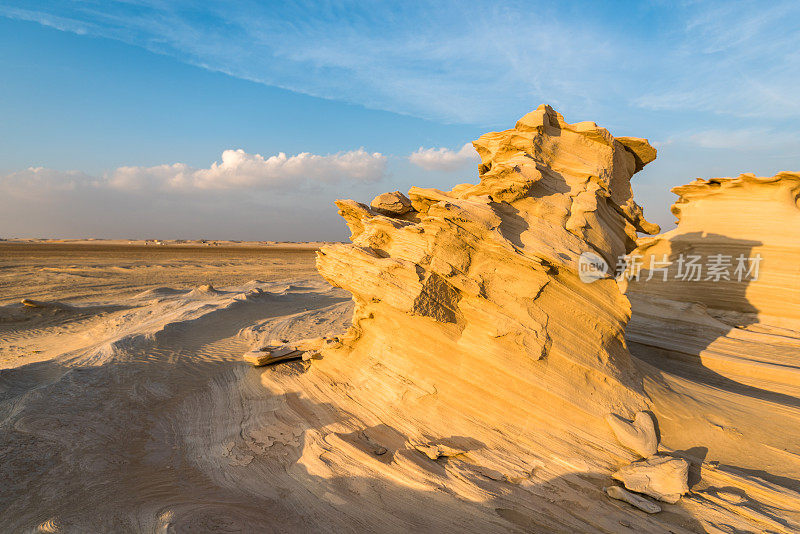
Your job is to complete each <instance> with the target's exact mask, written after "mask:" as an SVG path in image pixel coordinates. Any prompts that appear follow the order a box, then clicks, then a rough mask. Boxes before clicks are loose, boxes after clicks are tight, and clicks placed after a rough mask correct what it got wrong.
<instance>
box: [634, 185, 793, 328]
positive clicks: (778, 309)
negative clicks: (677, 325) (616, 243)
mask: <svg viewBox="0 0 800 534" xmlns="http://www.w3.org/2000/svg"><path fill="white" fill-rule="evenodd" d="M672 192H673V193H675V194H676V195H678V197H679V198H678V201H677V202H676V203H675V204H674V205H673V207H672V213H673V214H674V215H675V216H676V217H677V218H678V227H677V228H676V229H674V230H672V231H670V232H666V233H665V234H663V235H660V236H658V237H656V238H652V239H644V240H643V241H642V243H641V245H640V246H639V248H638V249H637V250H636V251H635V252H634V253H633V254H634V256H636V261H637V262H638V263H639V264H640V268H641V272H640V273H639V274H638V277H637V278H638V279H634V280H631V282H630V291H631V292H635V293H644V294H647V295H652V296H658V297H663V298H668V299H670V300H677V301H682V302H695V303H698V304H702V305H703V306H705V307H706V308H708V309H709V310H710V311H711V313H712V315H714V316H716V317H717V318H720V319H722V320H723V321H724V322H730V323H732V324H736V325H739V324H747V323H753V322H756V321H758V322H762V323H769V324H772V325H775V326H784V327H791V328H794V329H800V285H798V283H797V280H798V277H799V276H800V201H799V200H798V199H800V174H798V173H790V172H782V173H778V174H776V175H775V176H772V177H758V176H755V175H753V174H742V175H740V176H739V177H737V178H713V179H710V180H702V179H698V180H695V181H693V182H691V183H689V184H687V185H683V186H680V187H676V188H674V189H672ZM692 257H694V258H698V259H697V260H696V261H695V262H694V263H692V264H690V260H691V258H692ZM665 279H666V280H665Z"/></svg>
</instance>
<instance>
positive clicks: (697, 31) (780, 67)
mask: <svg viewBox="0 0 800 534" xmlns="http://www.w3.org/2000/svg"><path fill="white" fill-rule="evenodd" d="M679 13H681V15H682V20H683V21H684V24H683V27H682V28H679V30H678V31H676V33H675V35H674V36H673V40H674V43H673V46H671V47H668V48H666V47H665V49H664V50H665V52H666V53H665V54H664V55H663V57H662V58H660V59H656V60H655V63H654V65H653V67H654V68H653V72H652V79H653V81H654V82H655V83H653V86H661V87H659V88H658V89H652V90H650V91H647V92H646V93H645V94H644V95H642V96H640V97H639V98H637V99H636V100H635V103H636V104H637V105H638V106H641V107H644V108H648V109H652V110H678V111H707V112H712V113H717V114H722V115H731V116H734V117H742V118H744V117H749V118H768V119H770V118H771V119H782V118H788V117H798V116H800V101H799V100H798V99H797V98H796V96H795V95H796V91H797V90H796V87H797V73H798V72H800V54H798V53H797V47H798V35H800V4H798V3H797V2H769V3H764V2H754V1H747V0H746V1H730V2H703V3H689V4H687V5H685V6H683V8H682V9H680V10H679Z"/></svg>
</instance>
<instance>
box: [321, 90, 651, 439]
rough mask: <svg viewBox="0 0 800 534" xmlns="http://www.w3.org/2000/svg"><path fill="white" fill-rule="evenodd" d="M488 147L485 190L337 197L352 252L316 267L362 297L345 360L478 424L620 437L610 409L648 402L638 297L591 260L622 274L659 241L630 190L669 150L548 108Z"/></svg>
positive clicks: (334, 248)
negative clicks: (538, 419) (562, 425)
mask: <svg viewBox="0 0 800 534" xmlns="http://www.w3.org/2000/svg"><path fill="white" fill-rule="evenodd" d="M473 145H474V147H475V149H476V150H477V151H478V153H479V154H480V157H481V163H480V166H479V174H480V182H479V183H478V184H461V185H457V186H455V187H454V188H453V189H452V190H451V191H447V192H445V191H439V190H437V189H423V188H419V187H413V188H411V190H410V191H409V194H408V197H409V200H410V204H411V207H412V208H413V209H410V210H408V211H406V210H405V206H404V201H403V198H402V197H401V196H399V194H398V193H391V194H386V195H381V196H380V197H378V198H377V199H376V200H375V201H374V202H373V207H372V208H371V207H370V206H367V205H364V204H361V203H358V202H356V201H353V200H340V201H337V206H338V207H339V213H340V214H341V215H342V216H343V217H344V218H345V220H346V222H347V224H348V226H349V228H350V230H351V232H352V235H351V240H352V244H336V245H328V246H325V247H323V248H322V249H321V251H320V252H319V253H318V258H317V267H318V269H319V271H320V273H321V274H322V276H323V277H324V278H325V279H326V280H327V281H328V282H330V283H331V284H333V285H334V286H338V287H342V288H344V289H346V290H348V291H349V292H350V293H352V295H353V299H354V301H355V312H354V316H353V326H352V328H351V329H350V331H349V333H348V334H347V335H346V336H345V337H344V338H343V339H342V341H343V347H342V349H340V350H342V351H343V352H345V353H347V358H348V362H350V363H348V365H352V362H353V361H354V359H356V360H357V359H358V358H362V359H364V361H365V362H366V361H367V360H368V359H369V358H373V359H374V358H378V359H379V360H380V361H383V362H387V364H388V363H389V362H391V364H392V365H395V366H398V367H399V368H401V369H402V372H403V373H404V376H407V377H409V378H410V380H414V381H416V380H419V381H421V382H423V383H435V391H436V397H437V399H438V402H443V403H447V402H450V403H451V404H452V403H456V404H460V409H461V410H462V413H463V414H466V416H469V417H474V418H479V419H484V420H486V419H487V418H489V419H492V420H493V421H494V422H495V423H500V422H508V423H518V424H524V422H525V421H526V420H528V419H530V417H531V414H533V413H545V414H547V413H557V414H558V419H559V420H561V421H564V422H567V423H568V424H572V425H575V426H579V427H580V428H581V429H582V430H584V431H586V432H588V433H590V434H595V435H602V436H603V437H606V438H607V437H610V436H611V432H610V429H609V428H608V426H607V425H606V424H605V423H604V422H603V418H604V417H605V416H606V415H607V414H608V413H609V412H610V411H613V412H615V413H619V414H622V415H623V416H625V417H633V414H634V413H635V412H637V411H639V410H642V409H643V408H645V407H646V406H647V402H646V399H645V397H644V395H643V394H642V392H641V386H640V379H639V377H638V375H637V371H636V370H635V368H634V367H633V365H632V363H631V360H630V356H629V354H628V352H627V350H626V348H625V343H624V340H623V332H624V327H625V324H626V322H627V321H628V319H629V313H630V309H629V304H628V301H627V300H626V298H625V297H624V296H623V295H622V294H621V293H620V291H619V288H618V286H617V283H616V282H615V280H613V279H612V278H610V277H609V278H605V279H601V280H598V281H596V282H594V283H592V284H585V283H582V282H581V281H580V279H579V276H578V268H579V258H580V257H581V254H583V253H593V254H595V255H599V256H601V257H602V258H603V259H604V260H605V261H606V262H608V263H610V264H612V265H613V262H614V260H615V258H616V257H618V256H620V255H623V254H625V253H626V252H630V251H631V250H632V249H633V247H634V246H635V240H636V235H637V232H646V233H654V232H657V231H658V227H657V226H655V225H653V224H650V223H648V222H647V221H646V220H645V219H644V217H643V215H642V210H641V208H640V207H639V206H638V205H636V203H635V202H634V200H633V198H632V193H631V186H630V179H631V177H632V176H633V174H634V173H635V172H637V171H638V170H640V169H641V168H642V167H643V166H644V165H645V164H647V163H648V162H650V161H652V160H653V159H654V158H655V150H654V149H653V148H652V147H651V146H650V145H649V144H648V143H647V141H646V140H643V139H636V138H625V137H620V138H615V137H613V136H612V135H611V134H610V133H609V132H608V131H607V130H605V129H603V128H600V127H598V126H597V125H596V124H594V123H592V122H581V123H576V124H569V123H567V122H565V121H564V119H563V117H562V116H561V115H560V114H558V113H556V112H555V111H554V110H553V109H552V108H550V107H548V106H541V107H539V108H538V109H537V110H536V111H534V112H531V113H529V114H527V115H525V116H524V117H523V118H522V119H520V120H519V121H518V122H517V124H516V126H515V127H514V128H513V129H510V130H506V131H503V132H492V133H487V134H485V135H483V136H481V137H480V138H479V139H478V140H477V141H475V142H474V143H473ZM387 214H388V215H389V216H387ZM612 439H613V438H612Z"/></svg>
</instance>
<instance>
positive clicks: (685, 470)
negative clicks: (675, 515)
mask: <svg viewBox="0 0 800 534" xmlns="http://www.w3.org/2000/svg"><path fill="white" fill-rule="evenodd" d="M612 476H613V478H614V479H616V480H619V481H620V482H622V483H623V484H624V485H625V487H626V488H627V489H629V490H631V491H635V492H637V493H644V494H645V495H650V496H651V497H655V498H656V499H658V500H659V501H664V502H668V503H670V504H675V503H676V502H678V500H679V499H680V498H681V495H683V494H684V493H687V492H688V491H689V483H688V482H689V462H687V461H686V460H684V459H683V458H671V457H668V456H653V457H652V458H648V459H647V460H641V461H638V462H633V463H632V464H630V465H626V466H625V467H623V468H621V469H620V470H619V471H617V472H616V473H614V474H613V475H612Z"/></svg>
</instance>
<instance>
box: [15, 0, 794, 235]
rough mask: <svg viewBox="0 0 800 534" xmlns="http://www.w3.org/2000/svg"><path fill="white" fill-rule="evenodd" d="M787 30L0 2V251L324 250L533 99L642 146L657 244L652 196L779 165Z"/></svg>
mask: <svg viewBox="0 0 800 534" xmlns="http://www.w3.org/2000/svg"><path fill="white" fill-rule="evenodd" d="M799 26H800V5H798V4H797V3H796V2H772V3H769V4H768V5H767V4H764V3H756V2H681V3H666V2H647V3H640V2H592V1H584V2H558V3H555V2H552V3H546V2H525V3H514V2H504V3H502V5H500V4H498V3H481V2H474V3H469V4H467V3H463V2H452V3H449V2H436V3H415V2H406V3H402V4H400V3H398V4H395V5H392V4H389V3H384V2H358V3H356V2H349V3H348V2H342V3H340V2H330V3H328V2H315V3H310V2H276V3H271V2H235V3H231V2H214V1H207V2H186V1H175V2H165V1H155V0H152V1H137V0H128V1H124V2H113V1H102V2H100V1H97V2H95V1H82V2H59V1H49V2H30V1H13V0H12V1H7V0H0V69H2V72H3V76H2V77H0V236H2V237H10V236H25V237H39V236H54V237H69V236H92V237H164V238H171V237H183V238H197V237H206V238H230V239H276V240H306V239H344V238H346V235H347V233H346V229H345V227H344V225H343V224H341V223H340V222H339V221H338V220H337V219H338V217H337V216H336V212H335V208H333V207H332V205H331V203H332V201H333V200H334V199H335V198H339V197H350V198H356V199H359V200H362V201H368V200H369V199H370V198H371V197H372V196H373V195H374V194H377V193H380V192H383V191H386V190H394V189H401V190H406V189H407V188H408V187H409V186H410V185H412V184H417V185H423V186H433V187H439V188H443V189H449V188H450V187H451V186H452V185H454V184H456V183H462V182H474V181H475V180H476V171H475V161H474V155H472V154H471V152H470V151H469V149H462V147H463V146H464V144H465V143H467V142H469V141H471V140H473V139H475V138H477V137H478V136H479V135H480V134H481V133H483V132H485V131H489V130H497V129H505V128H509V127H511V126H512V125H513V124H514V122H515V121H516V119H517V118H519V117H520V116H521V115H523V114H524V113H526V112H527V111H529V110H531V109H533V108H535V107H536V106H538V105H539V104H541V103H549V104H551V105H553V106H554V107H555V108H556V109H557V110H558V111H560V112H561V113H562V114H563V115H564V116H565V118H566V119H567V120H568V121H570V122H577V121H582V120H593V121H595V122H597V123H598V124H600V125H602V126H605V127H607V128H608V129H609V130H610V131H611V132H612V133H613V134H615V135H633V136H639V137H647V138H648V139H650V140H651V142H652V143H653V144H654V145H656V146H657V148H658V150H659V157H658V159H657V160H656V161H655V162H654V163H652V164H651V165H650V166H648V168H647V169H645V171H643V172H642V173H640V174H639V175H637V176H636V177H635V178H634V180H635V184H636V185H635V192H636V194H637V199H638V200H639V202H640V203H641V204H643V205H644V206H645V210H646V211H645V212H646V214H647V216H648V218H650V219H651V220H655V221H656V222H658V223H660V224H662V225H664V226H666V227H669V225H670V224H671V221H672V217H671V215H669V212H668V210H669V205H670V204H671V203H672V201H673V199H674V196H673V195H672V194H670V193H669V192H668V191H669V188H670V187H673V186H675V185H678V184H682V183H685V182H688V181H690V180H691V179H693V178H696V177H712V176H729V175H736V174H738V173H740V172H755V173H757V174H760V175H771V174H774V173H775V172H778V171H781V170H800V132H798V128H797V126H796V124H797V122H798V119H799V118H800V99H799V98H797V96H796V94H797V86H798V82H800V47H799V46H798V44H800V43H799V42H798V41H800V37H798V35H800V31H798V30H800V27H799ZM421 148H424V149H423V150H420V149H421ZM415 153H416V154H415Z"/></svg>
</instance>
